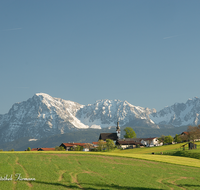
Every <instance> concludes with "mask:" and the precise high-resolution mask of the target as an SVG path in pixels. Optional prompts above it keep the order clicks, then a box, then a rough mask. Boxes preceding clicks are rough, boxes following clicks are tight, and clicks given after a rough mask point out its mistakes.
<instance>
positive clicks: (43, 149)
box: [38, 148, 55, 151]
mask: <svg viewBox="0 0 200 190" xmlns="http://www.w3.org/2000/svg"><path fill="white" fill-rule="evenodd" d="M38 151H55V148H39V149H38Z"/></svg>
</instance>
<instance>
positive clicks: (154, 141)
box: [124, 137, 163, 147]
mask: <svg viewBox="0 0 200 190" xmlns="http://www.w3.org/2000/svg"><path fill="white" fill-rule="evenodd" d="M124 140H125V141H133V142H136V143H141V144H142V145H143V146H149V147H151V146H162V145H163V143H159V141H158V138H157V137H153V138H126V139H124Z"/></svg>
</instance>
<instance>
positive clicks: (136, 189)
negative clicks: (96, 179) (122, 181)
mask: <svg viewBox="0 0 200 190" xmlns="http://www.w3.org/2000/svg"><path fill="white" fill-rule="evenodd" d="M33 183H40V184H45V185H53V186H57V187H58V188H59V187H64V188H70V189H77V188H79V189H84V190H96V189H99V188H100V189H105V190H106V189H118V190H158V189H155V188H145V187H129V186H119V185H115V184H106V185H103V184H92V183H81V184H80V185H78V184H74V185H73V184H69V185H66V184H62V183H58V182H45V181H34V182H33ZM82 185H84V186H85V185H87V186H93V187H82ZM160 190H161V189H160Z"/></svg>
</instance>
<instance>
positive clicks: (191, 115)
mask: <svg viewBox="0 0 200 190" xmlns="http://www.w3.org/2000/svg"><path fill="white" fill-rule="evenodd" d="M199 114H200V99H199V98H197V97H195V98H193V99H189V100H188V101H187V102H186V103H176V104H174V105H172V106H170V107H165V108H164V109H162V110H160V111H159V112H157V113H152V114H151V115H150V118H151V119H152V120H153V121H154V123H156V124H168V125H173V126H175V127H178V126H183V125H199V124H200V116H199Z"/></svg>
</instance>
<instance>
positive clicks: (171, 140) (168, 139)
mask: <svg viewBox="0 0 200 190" xmlns="http://www.w3.org/2000/svg"><path fill="white" fill-rule="evenodd" d="M172 142H173V137H172V136H171V135H168V136H165V139H164V143H167V144H171V143H172Z"/></svg>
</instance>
